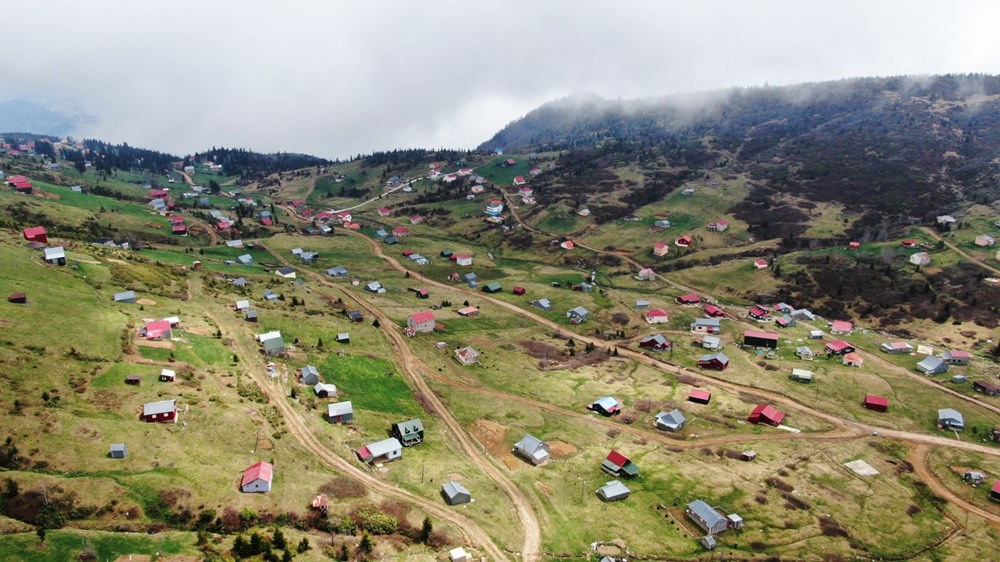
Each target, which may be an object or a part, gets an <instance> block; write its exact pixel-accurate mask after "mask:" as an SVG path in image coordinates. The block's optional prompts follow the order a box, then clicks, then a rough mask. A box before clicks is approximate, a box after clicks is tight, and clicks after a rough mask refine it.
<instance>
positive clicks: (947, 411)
mask: <svg viewBox="0 0 1000 562" xmlns="http://www.w3.org/2000/svg"><path fill="white" fill-rule="evenodd" d="M937 423H938V425H940V426H941V427H942V428H944V429H951V430H953V431H962V430H963V429H965V418H964V417H962V414H961V413H960V412H959V411H958V410H953V409H951V408H942V409H940V410H938V413H937Z"/></svg>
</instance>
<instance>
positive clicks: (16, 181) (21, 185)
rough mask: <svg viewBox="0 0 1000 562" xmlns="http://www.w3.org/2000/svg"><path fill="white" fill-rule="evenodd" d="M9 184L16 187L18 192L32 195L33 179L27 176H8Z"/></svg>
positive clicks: (15, 189)
mask: <svg viewBox="0 0 1000 562" xmlns="http://www.w3.org/2000/svg"><path fill="white" fill-rule="evenodd" d="M7 185H9V186H10V187H13V188H14V191H15V192H17V193H23V194H25V195H30V194H31V192H32V191H33V190H34V185H33V184H32V183H31V180H29V179H28V178H26V177H25V176H10V177H9V178H7Z"/></svg>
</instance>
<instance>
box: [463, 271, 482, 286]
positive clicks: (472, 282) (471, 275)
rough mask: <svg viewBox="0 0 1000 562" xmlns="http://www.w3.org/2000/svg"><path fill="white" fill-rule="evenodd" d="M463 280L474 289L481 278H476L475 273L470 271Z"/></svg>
mask: <svg viewBox="0 0 1000 562" xmlns="http://www.w3.org/2000/svg"><path fill="white" fill-rule="evenodd" d="M462 279H464V280H465V282H466V283H469V286H470V287H474V286H475V283H476V281H477V280H478V279H479V277H478V276H476V274H475V273H473V272H471V271H470V272H469V273H466V274H465V275H463V276H462Z"/></svg>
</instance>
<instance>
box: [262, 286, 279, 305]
mask: <svg viewBox="0 0 1000 562" xmlns="http://www.w3.org/2000/svg"><path fill="white" fill-rule="evenodd" d="M279 299H280V297H279V296H278V293H275V292H274V291H272V290H271V289H264V300H268V301H272V302H273V301H276V300H279Z"/></svg>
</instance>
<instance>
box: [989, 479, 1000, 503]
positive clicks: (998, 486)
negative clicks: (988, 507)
mask: <svg viewBox="0 0 1000 562" xmlns="http://www.w3.org/2000/svg"><path fill="white" fill-rule="evenodd" d="M990 499H991V500H1000V480H997V481H996V483H995V484H993V487H992V488H990Z"/></svg>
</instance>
